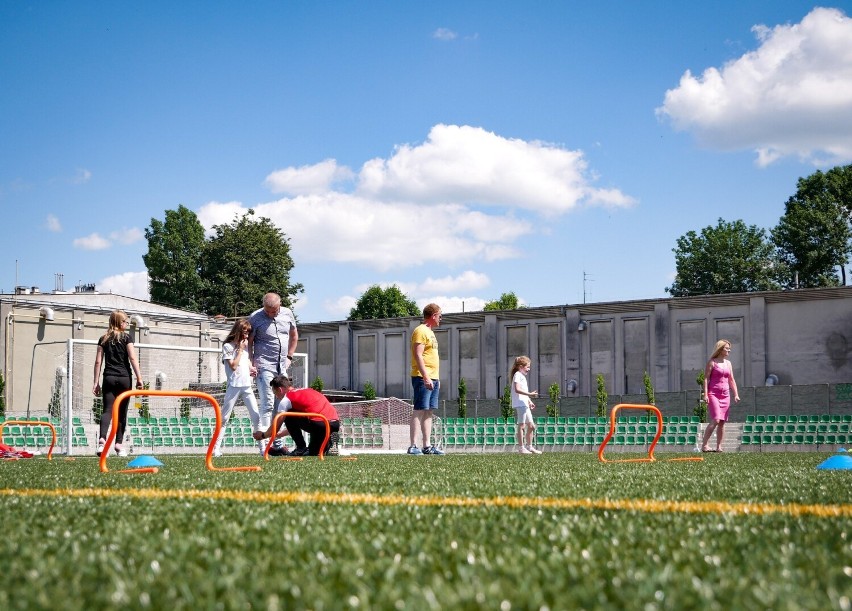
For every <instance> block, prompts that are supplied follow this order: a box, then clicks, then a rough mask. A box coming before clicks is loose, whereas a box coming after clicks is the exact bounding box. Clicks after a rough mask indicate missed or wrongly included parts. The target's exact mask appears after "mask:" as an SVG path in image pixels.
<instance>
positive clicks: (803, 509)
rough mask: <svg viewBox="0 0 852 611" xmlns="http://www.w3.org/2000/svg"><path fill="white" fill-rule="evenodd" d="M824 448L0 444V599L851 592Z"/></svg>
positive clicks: (561, 597) (214, 604) (635, 602)
mask: <svg viewBox="0 0 852 611" xmlns="http://www.w3.org/2000/svg"><path fill="white" fill-rule="evenodd" d="M828 456H829V455H827V454H816V453H813V454H811V453H808V454H805V453H790V454H783V453H774V454H751V453H749V454H719V455H710V456H706V460H704V461H703V462H665V461H664V460H659V461H658V462H655V463H622V464H617V463H611V464H602V463H599V462H598V461H597V460H596V457H595V456H593V455H591V454H579V453H554V454H544V455H542V456H521V455H517V454H488V455H470V454H466V455H460V454H458V455H452V454H451V455H447V456H443V457H435V456H399V455H394V456H390V455H362V456H359V457H358V459H357V460H354V461H346V460H341V459H337V458H333V457H329V458H328V459H326V460H325V461H319V460H318V459H315V458H314V459H306V460H304V461H301V462H291V461H284V460H273V461H271V462H269V463H263V467H264V468H263V471H261V472H256V473H235V472H210V471H207V470H206V469H205V467H204V461H203V459H202V458H201V457H198V456H195V457H169V456H166V457H158V458H159V459H160V460H161V461H162V462H163V463H164V466H163V467H162V468H161V470H160V472H159V473H157V474H146V475H126V474H120V473H115V472H111V473H106V474H104V473H100V472H99V470H98V466H97V461H96V459H94V458H78V459H76V460H73V461H71V460H64V459H63V458H62V457H56V458H54V460H53V461H46V460H44V459H31V460H20V461H14V462H5V463H3V464H0V515H2V516H3V517H2V537H0V609H63V610H65V609H68V610H74V609H81V610H82V609H87V610H89V609H106V608H126V609H143V608H147V609H170V610H172V609H302V608H305V609H341V608H347V609H349V608H370V609H439V608H440V609H448V608H453V609H575V608H588V609H591V608H616V607H618V608H628V609H640V608H641V609H687V608H699V607H700V608H702V609H733V608H736V609H831V608H835V609H849V608H850V598H852V532H850V531H852V471H822V470H818V469H816V466H817V465H818V464H819V463H821V462H822V461H823V460H824V459H825V458H827V457H828ZM658 458H660V459H664V458H665V456H659V455H658ZM126 462H127V459H123V460H122V459H118V458H116V459H110V461H109V463H110V468H111V469H119V468H121V467H123V466H124V465H125V464H126ZM216 463H217V465H223V466H228V465H238V464H259V463H260V461H259V460H258V459H257V458H255V457H249V456H244V457H232V458H225V459H219V460H217V461H216Z"/></svg>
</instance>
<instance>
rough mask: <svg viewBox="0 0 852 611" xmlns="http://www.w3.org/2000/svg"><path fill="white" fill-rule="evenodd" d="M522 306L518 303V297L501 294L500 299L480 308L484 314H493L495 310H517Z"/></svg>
mask: <svg viewBox="0 0 852 611" xmlns="http://www.w3.org/2000/svg"><path fill="white" fill-rule="evenodd" d="M523 307H524V306H522V305H520V304H519V303H518V296H517V295H515V293H503V294H502V295H500V299H495V300H494V301H489V302H488V303H486V304H485V307H484V308H482V309H483V311H485V312H494V311H496V310H518V309H520V308H523Z"/></svg>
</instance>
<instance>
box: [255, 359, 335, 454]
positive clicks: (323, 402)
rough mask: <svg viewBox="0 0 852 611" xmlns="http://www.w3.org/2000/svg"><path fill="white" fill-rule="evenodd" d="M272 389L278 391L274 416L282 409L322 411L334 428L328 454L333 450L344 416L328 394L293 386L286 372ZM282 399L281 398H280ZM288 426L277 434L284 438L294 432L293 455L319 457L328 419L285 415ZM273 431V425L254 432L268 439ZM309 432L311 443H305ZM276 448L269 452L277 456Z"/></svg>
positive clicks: (330, 427)
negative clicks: (341, 417) (342, 416)
mask: <svg viewBox="0 0 852 611" xmlns="http://www.w3.org/2000/svg"><path fill="white" fill-rule="evenodd" d="M270 386H271V387H272V392H273V393H275V399H276V403H277V404H278V409H277V411H276V413H275V414H273V415H272V417H273V419H274V418H275V415H276V414H277V413H278V412H284V411H293V412H306V413H309V414H321V415H323V416H325V417H326V418H327V419H328V425H329V429H330V433H331V435H330V437H329V439H328V447H327V448H326V451H325V453H326V454H328V451H329V449H330V448H331V446H332V445H333V441H334V440H335V439H336V438H337V432H338V431H339V430H340V417H339V416H338V415H337V410H336V409H334V406H333V405H332V404H331V403H329V401H328V399H326V398H325V395H324V394H322V393H321V392H319V391H316V390H314V389H313V388H300V389H298V390H296V389H294V388H293V384H292V382H290V378H288V377H287V376H285V375H277V376H275V377H274V378H272V382H270ZM279 399H280V401H279ZM284 426H285V427H286V428H287V430H286V431H281V432H278V431H276V432H275V433H278V434H277V435H276V437H284V436H285V435H288V434H289V435H290V437H292V438H293V441H294V442H295V443H296V447H295V448H294V449H293V451H292V452H290V453H289V454H290V456H319V453H320V448H321V447H322V442H323V441H324V440H325V422H324V421H323V419H322V418H304V417H298V416H297V417H291V418H286V417H285V418H284ZM275 433H273V431H272V425H271V424H270V426H269V428H268V429H267V430H266V431H264V432H261V431H258V432H256V433H255V434H254V438H255V439H266V438H267V437H271V436H273V435H275ZM305 433H308V434H309V435H310V442H309V443H308V444H307V445H306V444H305V435H304V434H305ZM275 451H276V450H275V448H270V450H269V453H270V454H271V455H273V456H276V455H278V454H273V452H275ZM279 453H280V454H281V455H284V454H286V453H287V450H286V449H284V448H282V449H281V450H280V451H279Z"/></svg>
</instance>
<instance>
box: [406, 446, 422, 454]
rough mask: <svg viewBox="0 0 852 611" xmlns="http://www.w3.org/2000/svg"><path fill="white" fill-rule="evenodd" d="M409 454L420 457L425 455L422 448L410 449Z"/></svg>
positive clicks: (412, 447)
mask: <svg viewBox="0 0 852 611" xmlns="http://www.w3.org/2000/svg"><path fill="white" fill-rule="evenodd" d="M408 453H409V454H416V455H418V456H419V455H420V454H423V452H421V451H420V448H418V447H417V446H411V447H410V448H408Z"/></svg>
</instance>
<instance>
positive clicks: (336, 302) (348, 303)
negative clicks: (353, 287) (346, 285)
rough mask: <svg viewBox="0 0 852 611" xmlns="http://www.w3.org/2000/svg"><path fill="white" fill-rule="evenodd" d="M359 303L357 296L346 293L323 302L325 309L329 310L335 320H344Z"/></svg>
mask: <svg viewBox="0 0 852 611" xmlns="http://www.w3.org/2000/svg"><path fill="white" fill-rule="evenodd" d="M357 303H358V298H357V297H352V296H351V295H344V296H343V297H338V298H337V299H327V300H325V301H324V302H323V304H322V305H323V309H325V311H326V312H328V313H329V314H330V315H331V317H332V318H333V319H334V320H343V319H344V318H346V317H347V316H349V312H351V311H352V308H354V307H355V305H356V304H357Z"/></svg>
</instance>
